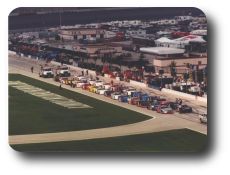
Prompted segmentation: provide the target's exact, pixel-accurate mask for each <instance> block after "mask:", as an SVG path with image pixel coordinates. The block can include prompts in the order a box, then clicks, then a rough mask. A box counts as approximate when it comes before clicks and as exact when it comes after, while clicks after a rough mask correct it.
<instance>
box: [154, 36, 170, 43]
mask: <svg viewBox="0 0 230 175" xmlns="http://www.w3.org/2000/svg"><path fill="white" fill-rule="evenodd" d="M155 42H156V43H173V42H174V41H173V40H171V39H168V38H167V37H161V38H158V39H157V40H155Z"/></svg>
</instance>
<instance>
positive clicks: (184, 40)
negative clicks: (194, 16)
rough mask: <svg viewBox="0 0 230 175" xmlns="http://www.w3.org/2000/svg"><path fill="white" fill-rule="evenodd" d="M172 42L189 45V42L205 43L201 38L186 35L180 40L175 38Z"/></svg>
mask: <svg viewBox="0 0 230 175" xmlns="http://www.w3.org/2000/svg"><path fill="white" fill-rule="evenodd" d="M174 41H176V42H181V43H189V42H199V43H205V42H206V41H205V40H204V39H203V38H202V36H197V35H188V36H184V37H181V38H177V39H175V40H174Z"/></svg>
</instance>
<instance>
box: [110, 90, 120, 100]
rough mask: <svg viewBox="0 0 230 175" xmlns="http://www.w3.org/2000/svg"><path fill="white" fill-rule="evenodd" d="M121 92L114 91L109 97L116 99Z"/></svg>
mask: <svg viewBox="0 0 230 175" xmlns="http://www.w3.org/2000/svg"><path fill="white" fill-rule="evenodd" d="M121 95H122V94H121V93H120V92H114V93H112V94H111V98H112V99H114V100H118V98H119V97H120V96H121Z"/></svg>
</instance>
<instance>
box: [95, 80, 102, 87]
mask: <svg viewBox="0 0 230 175" xmlns="http://www.w3.org/2000/svg"><path fill="white" fill-rule="evenodd" d="M103 84H104V83H103V81H100V80H97V81H95V82H94V84H93V85H94V86H97V87H98V86H103Z"/></svg>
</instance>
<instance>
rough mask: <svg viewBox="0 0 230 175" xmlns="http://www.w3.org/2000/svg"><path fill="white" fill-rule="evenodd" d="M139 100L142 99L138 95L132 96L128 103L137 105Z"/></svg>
mask: <svg viewBox="0 0 230 175" xmlns="http://www.w3.org/2000/svg"><path fill="white" fill-rule="evenodd" d="M139 101H140V98H138V97H131V98H129V99H128V103H129V104H131V105H137V104H138V102H139Z"/></svg>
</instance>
